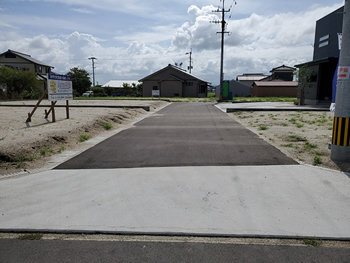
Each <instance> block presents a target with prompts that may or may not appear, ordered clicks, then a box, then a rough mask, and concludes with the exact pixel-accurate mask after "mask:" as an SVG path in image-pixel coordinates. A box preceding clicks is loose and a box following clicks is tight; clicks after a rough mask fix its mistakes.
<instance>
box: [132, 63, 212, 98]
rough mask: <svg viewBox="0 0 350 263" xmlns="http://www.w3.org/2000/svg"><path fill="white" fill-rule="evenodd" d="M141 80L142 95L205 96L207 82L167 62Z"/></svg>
mask: <svg viewBox="0 0 350 263" xmlns="http://www.w3.org/2000/svg"><path fill="white" fill-rule="evenodd" d="M139 82H142V83H143V85H142V89H143V97H152V94H157V96H159V97H168V98H169V97H192V98H193V97H196V98H203V97H207V87H208V82H207V81H205V80H202V79H199V78H197V77H195V76H193V75H192V74H189V73H187V72H186V71H185V70H183V69H181V68H179V67H177V66H173V65H171V64H169V65H168V66H166V67H165V68H162V69H161V70H158V71H157V72H155V73H152V74H151V75H149V76H147V77H144V78H142V79H140V80H139Z"/></svg>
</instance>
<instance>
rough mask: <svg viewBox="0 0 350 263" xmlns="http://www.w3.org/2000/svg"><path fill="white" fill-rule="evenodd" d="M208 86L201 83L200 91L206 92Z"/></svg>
mask: <svg viewBox="0 0 350 263" xmlns="http://www.w3.org/2000/svg"><path fill="white" fill-rule="evenodd" d="M206 88H207V86H205V85H201V86H200V90H199V93H205V90H206Z"/></svg>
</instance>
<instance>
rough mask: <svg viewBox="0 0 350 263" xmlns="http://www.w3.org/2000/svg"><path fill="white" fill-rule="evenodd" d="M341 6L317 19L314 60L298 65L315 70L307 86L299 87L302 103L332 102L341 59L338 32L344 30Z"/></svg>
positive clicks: (342, 8)
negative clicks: (334, 78)
mask: <svg viewBox="0 0 350 263" xmlns="http://www.w3.org/2000/svg"><path fill="white" fill-rule="evenodd" d="M343 12H344V7H341V8H339V9H337V10H335V11H334V12H332V13H330V14H328V15H326V16H325V17H323V18H321V19H319V20H318V21H316V30H315V41H314V53H313V60H312V61H310V62H306V63H303V64H299V65H296V67H297V68H301V67H303V66H306V67H307V68H308V69H309V70H311V71H312V72H313V75H312V79H311V81H310V82H309V83H308V85H307V87H305V88H303V89H302V88H301V87H299V88H298V101H299V103H301V104H310V105H312V104H314V105H315V104H324V103H327V104H328V103H329V104H330V103H331V99H332V80H333V76H334V73H335V70H336V67H337V63H338V59H339V44H338V34H340V33H342V30H343Z"/></svg>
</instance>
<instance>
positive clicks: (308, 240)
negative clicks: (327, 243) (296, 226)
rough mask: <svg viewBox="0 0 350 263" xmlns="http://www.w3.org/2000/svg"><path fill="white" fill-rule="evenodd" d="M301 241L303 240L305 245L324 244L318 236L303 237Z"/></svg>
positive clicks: (315, 245) (317, 245) (316, 245)
mask: <svg viewBox="0 0 350 263" xmlns="http://www.w3.org/2000/svg"><path fill="white" fill-rule="evenodd" d="M301 241H303V243H304V244H305V245H308V246H313V247H319V246H321V244H322V242H321V241H320V240H318V239H316V238H302V239H301Z"/></svg>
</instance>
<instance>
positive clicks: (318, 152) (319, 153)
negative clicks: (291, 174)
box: [315, 151, 323, 156]
mask: <svg viewBox="0 0 350 263" xmlns="http://www.w3.org/2000/svg"><path fill="white" fill-rule="evenodd" d="M315 154H316V155H317V156H320V155H322V154H323V152H322V151H315Z"/></svg>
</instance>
